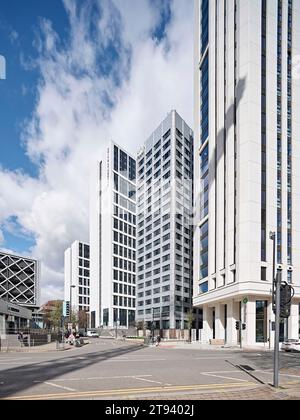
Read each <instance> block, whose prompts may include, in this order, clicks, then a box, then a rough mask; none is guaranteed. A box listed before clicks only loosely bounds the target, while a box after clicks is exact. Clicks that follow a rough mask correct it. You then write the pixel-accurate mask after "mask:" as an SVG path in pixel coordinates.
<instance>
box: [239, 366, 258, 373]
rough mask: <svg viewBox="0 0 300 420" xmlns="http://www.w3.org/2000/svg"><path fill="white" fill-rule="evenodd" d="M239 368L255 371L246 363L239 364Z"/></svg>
mask: <svg viewBox="0 0 300 420" xmlns="http://www.w3.org/2000/svg"><path fill="white" fill-rule="evenodd" d="M240 368H242V369H244V370H246V371H247V372H255V369H253V368H252V367H251V366H248V365H240Z"/></svg>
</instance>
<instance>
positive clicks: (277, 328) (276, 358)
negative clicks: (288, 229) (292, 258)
mask: <svg viewBox="0 0 300 420" xmlns="http://www.w3.org/2000/svg"><path fill="white" fill-rule="evenodd" d="M281 276H282V273H281V271H278V273H277V276H276V280H275V282H276V285H275V286H276V292H275V293H276V315H275V349H274V388H278V387H279V345H280V286H281Z"/></svg>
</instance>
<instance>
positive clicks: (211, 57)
mask: <svg viewBox="0 0 300 420" xmlns="http://www.w3.org/2000/svg"><path fill="white" fill-rule="evenodd" d="M195 6H196V9H195V10H196V34H195V98H196V99H195V190H194V191H195V207H196V216H195V224H196V231H195V237H194V255H195V258H194V304H195V306H197V307H201V308H203V317H204V325H203V328H204V330H203V340H204V341H206V342H208V341H209V340H212V339H221V340H224V341H225V342H227V343H230V344H236V343H237V342H239V341H240V336H239V333H238V332H237V331H236V329H235V322H236V321H239V320H241V321H243V322H245V323H246V326H247V328H246V330H245V331H244V332H243V337H242V339H243V342H244V344H245V345H249V346H251V345H257V344H259V345H267V342H268V340H269V339H270V340H271V342H273V339H274V333H273V332H271V333H270V330H269V325H270V321H273V320H274V315H273V313H272V307H271V289H272V271H273V245H272V241H271V240H270V239H269V232H270V231H274V232H276V234H277V243H276V260H277V263H278V268H280V269H282V278H283V281H286V282H289V283H292V285H293V287H294V289H295V292H296V294H295V297H294V299H293V302H292V313H291V317H290V318H289V320H288V321H287V322H285V325H284V324H283V325H282V331H281V339H284V338H287V337H288V338H299V301H300V165H299V163H300V141H299V138H300V114H299V105H300V80H299V77H297V74H296V73H293V67H292V62H293V58H294V57H297V56H299V53H300V4H299V2H298V1H295V0H278V1H273V0H224V1H211V0H210V1H208V0H196V1H195ZM199 256H200V258H199Z"/></svg>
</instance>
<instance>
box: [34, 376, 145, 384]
mask: <svg viewBox="0 0 300 420" xmlns="http://www.w3.org/2000/svg"><path fill="white" fill-rule="evenodd" d="M136 378H152V375H138V376H102V377H101V376H99V377H93V378H66V379H54V380H53V381H52V382H84V381H99V380H106V379H136ZM34 383H35V384H43V383H44V382H42V381H34Z"/></svg>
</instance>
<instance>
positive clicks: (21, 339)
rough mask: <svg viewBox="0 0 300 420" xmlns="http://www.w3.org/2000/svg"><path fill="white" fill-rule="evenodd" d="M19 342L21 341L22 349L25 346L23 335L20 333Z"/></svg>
mask: <svg viewBox="0 0 300 420" xmlns="http://www.w3.org/2000/svg"><path fill="white" fill-rule="evenodd" d="M18 340H19V341H20V344H21V347H22V345H23V341H24V340H23V333H22V332H20V333H19V335H18Z"/></svg>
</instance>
